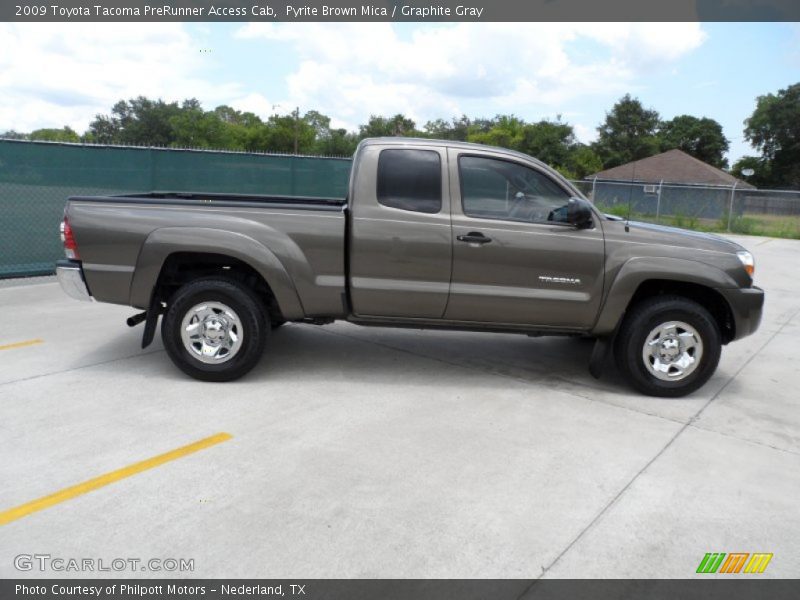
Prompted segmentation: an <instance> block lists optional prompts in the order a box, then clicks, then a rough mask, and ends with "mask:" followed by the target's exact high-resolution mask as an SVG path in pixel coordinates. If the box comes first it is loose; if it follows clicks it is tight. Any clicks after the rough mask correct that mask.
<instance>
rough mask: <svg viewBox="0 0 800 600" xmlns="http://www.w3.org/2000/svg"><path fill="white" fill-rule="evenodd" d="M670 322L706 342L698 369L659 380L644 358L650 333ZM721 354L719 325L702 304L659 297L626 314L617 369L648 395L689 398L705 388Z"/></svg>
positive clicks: (616, 344) (618, 341) (617, 351)
mask: <svg viewBox="0 0 800 600" xmlns="http://www.w3.org/2000/svg"><path fill="white" fill-rule="evenodd" d="M669 321H679V322H683V323H685V324H687V325H689V326H691V327H692V328H694V330H695V331H696V333H697V334H698V335H699V337H700V340H701V342H702V356H701V357H700V359H699V362H698V363H697V366H696V367H695V368H694V370H693V371H692V372H690V373H689V374H687V375H685V376H684V377H683V378H682V379H678V380H675V381H665V380H663V379H659V378H658V377H656V376H655V375H654V374H653V373H651V372H650V370H649V369H648V367H647V366H646V364H645V359H644V358H643V356H642V353H643V348H644V346H645V343H646V341H647V337H648V335H649V334H650V332H651V331H653V330H654V329H655V328H656V327H658V326H659V325H661V324H663V323H666V322H669ZM721 351H722V343H721V336H720V332H719V326H718V325H717V322H716V321H715V320H714V318H713V317H712V316H711V314H710V313H709V312H708V311H707V310H706V309H705V308H703V307H702V306H701V305H700V304H698V303H697V302H694V301H692V300H689V299H688V298H684V297H681V296H656V297H653V298H648V299H646V300H643V301H641V302H639V303H638V304H636V305H635V306H634V307H633V308H631V309H630V310H629V312H628V314H626V315H625V318H624V321H623V323H622V326H621V327H620V329H619V331H618V332H617V336H616V340H615V342H614V356H615V359H616V362H617V368H618V369H619V370H620V372H621V373H622V375H623V376H624V377H625V378H626V379H627V380H628V382H629V383H630V384H631V385H632V386H633V387H634V388H636V389H637V390H638V391H640V392H642V393H644V394H647V395H649V396H660V397H664V398H677V397H680V396H685V395H687V394H691V393H692V392H694V391H695V390H697V389H698V388H700V387H701V386H703V384H705V383H706V381H708V379H709V378H710V377H711V376H712V375H713V374H714V371H716V369H717V364H718V363H719V357H720V353H721Z"/></svg>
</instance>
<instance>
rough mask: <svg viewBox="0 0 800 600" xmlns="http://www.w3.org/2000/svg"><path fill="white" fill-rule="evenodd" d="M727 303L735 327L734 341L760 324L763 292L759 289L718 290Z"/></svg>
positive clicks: (748, 333) (746, 334)
mask: <svg viewBox="0 0 800 600" xmlns="http://www.w3.org/2000/svg"><path fill="white" fill-rule="evenodd" d="M718 291H719V292H720V293H721V294H722V295H723V296H724V297H725V299H726V300H727V301H728V305H729V306H730V307H731V312H732V313H733V321H734V325H735V327H736V331H735V334H734V338H733V339H735V340H738V339H741V338H743V337H745V336H748V335H750V334H751V333H753V332H754V331H755V330H756V329H758V325H759V324H760V323H761V313H762V312H763V309H764V290H762V289H761V288H759V287H755V286H753V287H750V288H739V289H721V290H718Z"/></svg>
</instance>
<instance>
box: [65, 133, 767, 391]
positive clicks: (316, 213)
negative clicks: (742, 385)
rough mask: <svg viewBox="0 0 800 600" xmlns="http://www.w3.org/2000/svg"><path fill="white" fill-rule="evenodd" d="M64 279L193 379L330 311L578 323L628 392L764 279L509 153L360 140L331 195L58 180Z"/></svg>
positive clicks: (754, 307) (233, 364)
mask: <svg viewBox="0 0 800 600" xmlns="http://www.w3.org/2000/svg"><path fill="white" fill-rule="evenodd" d="M61 234H62V239H63V242H64V247H65V251H66V254H67V260H62V261H59V263H58V264H57V275H58V279H59V281H60V283H61V285H62V287H63V289H64V291H66V292H67V293H68V294H69V295H70V296H73V297H76V298H80V299H86V300H89V299H92V298H93V299H94V300H97V301H100V302H111V303H115V304H123V305H130V306H133V307H135V308H137V309H140V310H141V311H142V312H140V313H138V314H136V315H134V316H132V317H131V318H130V319H128V324H129V325H131V326H133V325H135V324H137V323H141V322H144V323H145V325H144V332H143V339H142V347H146V346H147V345H148V344H150V343H151V342H152V340H153V337H154V335H155V331H156V326H157V322H158V320H159V317H161V336H162V339H163V343H164V347H165V349H166V352H167V354H168V355H169V357H170V358H171V359H172V361H173V362H174V363H175V365H176V366H177V367H178V368H179V369H181V370H182V371H184V372H185V373H187V374H188V375H190V376H192V377H195V378H197V379H201V380H206V381H226V380H232V379H236V378H238V377H241V376H242V375H244V374H245V373H247V372H248V371H250V370H251V369H252V368H253V367H254V366H255V365H256V363H257V362H258V361H259V358H260V357H261V355H262V351H263V349H264V347H265V344H266V343H267V341H268V338H269V336H270V330H271V329H274V328H275V327H278V326H280V325H282V324H284V323H286V322H298V323H311V324H318V325H324V324H327V323H331V322H333V321H335V320H347V321H350V322H351V323H356V324H358V325H366V326H379V327H411V328H420V329H422V328H438V329H459V330H468V331H487V332H509V333H521V334H527V335H531V336H540V335H561V336H582V337H590V338H594V339H595V340H596V342H595V346H594V351H593V352H592V357H591V359H590V364H589V370H590V372H591V373H592V374H593V375H594V376H595V377H599V376H600V375H601V374H602V373H603V371H604V370H605V368H606V366H605V365H606V364H607V362H608V361H607V360H606V357H607V356H610V355H612V354H613V356H614V357H615V359H616V363H617V366H618V369H619V370H620V371H621V373H622V374H623V375H624V377H625V378H626V379H627V380H628V381H629V382H630V384H631V385H632V386H633V387H634V388H636V389H637V390H639V391H641V392H643V393H645V394H650V395H654V396H683V395H685V394H688V393H690V392H692V391H694V390H696V389H697V388H699V387H700V386H702V385H703V384H704V383H705V382H706V381H707V380H708V379H709V377H711V375H712V374H713V373H714V371H715V369H716V367H717V363H718V362H719V358H720V351H721V348H722V346H723V345H725V344H727V343H728V342H731V341H733V340H737V339H739V338H742V337H744V336H746V335H749V334H751V333H752V332H753V331H755V329H756V328H757V327H758V324H759V321H760V319H761V311H762V305H763V302H764V293H763V291H762V290H761V289H759V288H758V287H755V286H754V285H753V269H754V264H753V257H752V256H751V254H750V253H749V252H747V251H746V250H745V249H744V248H742V247H741V246H739V245H737V244H735V243H733V242H731V241H728V240H726V239H724V238H721V237H717V236H713V235H706V234H701V233H696V232H689V231H683V230H680V229H674V228H669V227H661V226H657V225H651V224H646V223H635V222H629V221H627V220H623V219H619V218H618V217H612V216H609V215H604V214H603V213H602V212H601V211H599V210H598V209H597V208H596V207H594V206H593V205H592V204H591V203H590V202H589V201H588V200H586V199H585V198H584V197H583V196H582V194H581V192H580V191H579V190H578V189H576V188H575V187H574V186H573V185H572V184H571V183H570V182H569V181H567V180H566V179H564V178H563V177H562V176H561V175H559V174H558V173H557V172H556V171H555V170H553V169H551V168H549V167H548V166H547V165H545V164H543V163H542V162H540V161H538V160H536V159H534V158H532V157H530V156H527V155H525V154H521V153H518V152H514V151H510V150H505V149H501V148H491V147H486V146H481V145H475V144H467V143H461V142H451V141H436V140H423V139H406V138H379V139H368V140H364V141H363V142H361V144H359V146H358V149H357V150H356V152H355V154H354V157H353V166H352V172H351V175H350V182H349V188H348V194H347V197H346V198H344V199H331V198H308V197H296V196H290V197H284V196H250V195H233V194H208V193H192V192H180V193H178V192H154V193H147V194H135V195H123V196H91V197H87V196H76V197H72V198H69V200H68V201H67V205H66V208H65V212H64V220H63V222H62V224H61Z"/></svg>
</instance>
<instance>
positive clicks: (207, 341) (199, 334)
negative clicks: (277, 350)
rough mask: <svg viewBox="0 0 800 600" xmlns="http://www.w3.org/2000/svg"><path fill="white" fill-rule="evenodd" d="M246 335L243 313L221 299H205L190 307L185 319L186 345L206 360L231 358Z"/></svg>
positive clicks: (212, 362) (213, 360) (182, 326)
mask: <svg viewBox="0 0 800 600" xmlns="http://www.w3.org/2000/svg"><path fill="white" fill-rule="evenodd" d="M243 339H244V331H243V330H242V322H241V320H240V319H239V315H237V314H236V312H235V311H234V310H233V309H232V308H231V307H230V306H227V305H225V304H222V303H221V302H202V303H200V304H196V305H195V306H193V307H192V308H190V309H189V310H188V311H187V312H186V315H184V317H183V321H182V322H181V340H182V341H183V347H184V348H186V350H187V351H188V352H189V354H191V355H192V356H193V357H194V358H196V359H197V360H199V361H200V362H203V363H206V364H220V363H224V362H227V361H229V360H231V359H232V358H233V357H234V356H236V354H237V353H238V352H239V349H240V348H241V347H242V340H243Z"/></svg>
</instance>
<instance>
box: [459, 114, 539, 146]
mask: <svg viewBox="0 0 800 600" xmlns="http://www.w3.org/2000/svg"><path fill="white" fill-rule="evenodd" d="M470 129H471V130H470V132H469V135H468V136H467V139H468V140H469V141H470V142H475V143H476V144H486V145H488V146H500V147H501V148H509V149H511V150H521V149H522V147H523V145H524V142H525V121H523V120H522V119H520V118H519V117H516V116H514V115H497V116H496V117H495V118H494V119H491V120H489V121H487V120H482V121H480V122H478V123H476V124H475V126H474V127H472V128H470Z"/></svg>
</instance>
